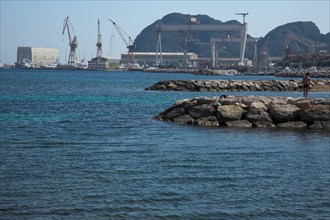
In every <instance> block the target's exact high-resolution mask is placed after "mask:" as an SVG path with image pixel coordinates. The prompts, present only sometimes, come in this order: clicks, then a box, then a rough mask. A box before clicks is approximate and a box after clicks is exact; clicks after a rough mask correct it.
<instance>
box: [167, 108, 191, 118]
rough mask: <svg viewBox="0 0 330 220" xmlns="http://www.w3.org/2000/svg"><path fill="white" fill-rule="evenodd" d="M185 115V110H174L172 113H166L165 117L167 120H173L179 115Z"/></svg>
mask: <svg viewBox="0 0 330 220" xmlns="http://www.w3.org/2000/svg"><path fill="white" fill-rule="evenodd" d="M185 114H187V111H186V110H185V108H174V109H173V110H172V111H170V112H168V113H167V114H166V115H165V116H166V117H167V118H168V119H171V120H173V119H175V118H177V117H180V116H181V115H185Z"/></svg>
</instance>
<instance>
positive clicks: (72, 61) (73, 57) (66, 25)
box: [62, 16, 78, 67]
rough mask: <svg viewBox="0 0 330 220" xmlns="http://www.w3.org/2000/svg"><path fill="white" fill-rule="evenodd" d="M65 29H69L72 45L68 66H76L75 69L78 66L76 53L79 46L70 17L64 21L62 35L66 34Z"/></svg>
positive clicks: (70, 43)
mask: <svg viewBox="0 0 330 220" xmlns="http://www.w3.org/2000/svg"><path fill="white" fill-rule="evenodd" d="M70 28H71V29H72V32H73V34H74V36H73V38H72V37H71V33H70ZM65 29H67V31H68V36H69V45H70V54H69V60H68V64H69V65H70V66H74V67H75V66H77V53H76V49H77V46H78V42H77V36H76V34H75V33H74V30H73V26H72V24H71V21H70V19H69V16H67V17H66V18H65V19H64V22H63V31H62V35H63V34H64V32H65Z"/></svg>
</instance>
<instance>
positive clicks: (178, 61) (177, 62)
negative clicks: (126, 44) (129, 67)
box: [120, 52, 198, 67]
mask: <svg viewBox="0 0 330 220" xmlns="http://www.w3.org/2000/svg"><path fill="white" fill-rule="evenodd" d="M133 56H134V61H135V62H136V63H138V64H139V65H149V66H153V65H154V64H155V63H156V53H155V52H134V53H133ZM158 56H160V54H159V53H158ZM162 58H163V64H164V65H173V66H176V67H181V66H182V63H183V59H184V54H183V53H164V52H163V53H162ZM197 58H198V55H197V54H196V53H187V60H188V63H190V64H191V66H195V65H196V64H194V63H193V62H192V60H194V59H197ZM131 60H132V54H128V53H124V54H121V60H120V62H121V63H123V64H125V63H129V62H130V61H131Z"/></svg>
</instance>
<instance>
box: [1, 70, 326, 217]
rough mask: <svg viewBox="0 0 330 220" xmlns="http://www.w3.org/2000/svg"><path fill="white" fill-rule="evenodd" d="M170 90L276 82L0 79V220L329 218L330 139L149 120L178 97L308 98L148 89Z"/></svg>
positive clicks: (6, 74)
mask: <svg viewBox="0 0 330 220" xmlns="http://www.w3.org/2000/svg"><path fill="white" fill-rule="evenodd" d="M167 79H240V80H241V79H274V78H272V77H271V76H195V75H191V74H165V73H144V72H124V71H122V72H102V71H63V70H62V71H56V70H48V71H47V70H1V72H0V80H1V81H0V89H1V90H0V91H1V108H0V110H1V111H0V113H1V115H0V120H1V121H0V122H1V124H0V125H1V130H0V131H1V132H0V135H1V142H0V143H1V148H0V169H1V170H0V171H1V172H0V203H1V204H0V218H1V219H329V218H330V136H329V133H328V132H325V131H322V130H308V129H306V130H305V129H304V130H291V129H253V128H252V129H251V128H250V129H232V128H203V127H196V126H188V125H178V124H174V123H166V122H159V121H157V120H154V119H153V116H155V115H157V114H159V113H160V112H162V111H164V110H165V109H166V108H168V107H169V106H170V105H172V104H173V103H174V102H175V101H176V100H178V99H183V98H193V97H197V96H216V95H222V94H233V95H235V94H236V95H266V96H292V97H299V96H302V94H301V92H226V93H219V92H217V93H213V92H212V93H211V92H203V93H200V92H173V91H172V92H170V91H147V90H144V89H145V88H146V87H148V86H151V85H153V84H154V83H156V82H158V81H160V80H167ZM276 79H278V78H276ZM310 96H311V97H329V93H310Z"/></svg>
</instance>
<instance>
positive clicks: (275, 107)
mask: <svg viewBox="0 0 330 220" xmlns="http://www.w3.org/2000/svg"><path fill="white" fill-rule="evenodd" d="M269 113H270V117H271V118H272V119H273V120H274V121H275V122H288V121H295V120H298V119H299V113H300V108H299V107H297V106H295V105H291V104H276V103H273V104H271V106H270V110H269Z"/></svg>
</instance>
